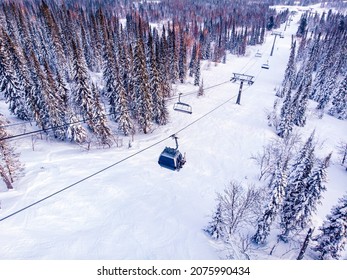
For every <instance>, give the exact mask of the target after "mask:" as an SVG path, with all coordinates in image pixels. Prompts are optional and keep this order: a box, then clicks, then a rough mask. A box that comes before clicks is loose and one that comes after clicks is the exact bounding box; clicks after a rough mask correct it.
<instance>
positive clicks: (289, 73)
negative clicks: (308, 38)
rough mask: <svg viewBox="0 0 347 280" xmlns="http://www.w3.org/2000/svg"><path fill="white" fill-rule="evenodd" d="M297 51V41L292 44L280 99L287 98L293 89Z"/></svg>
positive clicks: (279, 92)
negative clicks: (287, 94)
mask: <svg viewBox="0 0 347 280" xmlns="http://www.w3.org/2000/svg"><path fill="white" fill-rule="evenodd" d="M295 49H296V41H294V42H292V44H291V49H290V55H289V60H288V64H287V68H286V71H285V72H284V79H283V82H282V89H281V90H280V91H278V95H277V94H276V95H277V96H278V97H281V98H282V97H284V96H286V93H287V92H288V91H290V90H291V89H292V87H293V83H294V78H295V73H296V70H295Z"/></svg>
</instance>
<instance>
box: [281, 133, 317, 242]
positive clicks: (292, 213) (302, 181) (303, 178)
mask: <svg viewBox="0 0 347 280" xmlns="http://www.w3.org/2000/svg"><path fill="white" fill-rule="evenodd" d="M313 141H314V132H313V133H312V134H311V136H310V137H309V138H308V139H307V141H306V143H305V144H304V146H303V147H302V149H301V150H300V152H299V154H298V156H297V157H296V159H295V161H294V164H293V165H292V166H291V171H290V174H289V178H288V185H287V188H286V194H285V198H284V200H283V207H282V210H281V227H282V229H283V232H282V234H281V235H280V238H281V239H282V240H283V241H284V242H287V241H288V235H289V233H290V232H292V231H293V230H296V229H300V227H301V225H302V221H303V220H304V219H305V213H304V211H303V205H304V204H303V203H304V201H305V199H306V189H307V180H308V178H309V176H310V173H311V170H312V168H313V164H314V149H315V145H314V142H313Z"/></svg>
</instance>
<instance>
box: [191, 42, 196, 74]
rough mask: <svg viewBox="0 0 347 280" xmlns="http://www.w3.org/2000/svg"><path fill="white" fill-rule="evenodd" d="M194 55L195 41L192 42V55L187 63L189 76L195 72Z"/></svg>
mask: <svg viewBox="0 0 347 280" xmlns="http://www.w3.org/2000/svg"><path fill="white" fill-rule="evenodd" d="M196 56H197V49H196V43H194V45H193V50H192V56H191V58H190V63H189V77H193V74H194V73H195V63H196Z"/></svg>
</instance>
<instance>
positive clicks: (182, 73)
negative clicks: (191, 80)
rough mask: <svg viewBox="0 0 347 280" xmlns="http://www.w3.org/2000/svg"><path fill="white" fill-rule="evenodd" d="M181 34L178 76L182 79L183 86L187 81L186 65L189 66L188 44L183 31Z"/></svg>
mask: <svg viewBox="0 0 347 280" xmlns="http://www.w3.org/2000/svg"><path fill="white" fill-rule="evenodd" d="M180 33H181V39H180V50H179V51H180V52H179V63H178V73H179V74H178V76H179V79H180V82H181V83H182V84H183V83H184V81H185V79H186V64H187V54H186V52H187V46H186V42H185V40H184V33H183V31H181V32H180Z"/></svg>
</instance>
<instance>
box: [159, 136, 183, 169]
mask: <svg viewBox="0 0 347 280" xmlns="http://www.w3.org/2000/svg"><path fill="white" fill-rule="evenodd" d="M172 138H174V139H175V141H176V148H170V147H165V149H164V150H163V151H162V153H161V154H160V156H159V160H158V163H159V165H160V166H161V167H164V168H167V169H170V170H177V171H179V170H180V169H181V168H182V166H183V165H184V164H185V163H186V158H185V156H183V155H182V154H181V152H180V151H179V150H178V142H177V139H178V137H177V136H175V135H172Z"/></svg>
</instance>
